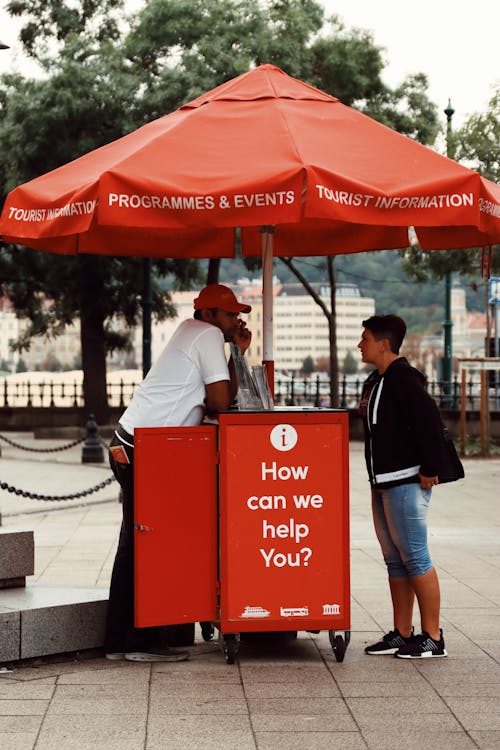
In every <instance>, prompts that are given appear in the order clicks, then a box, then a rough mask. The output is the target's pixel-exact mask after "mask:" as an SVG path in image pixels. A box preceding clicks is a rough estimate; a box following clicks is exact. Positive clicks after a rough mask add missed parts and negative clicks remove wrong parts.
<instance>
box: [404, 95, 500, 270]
mask: <svg viewBox="0 0 500 750" xmlns="http://www.w3.org/2000/svg"><path fill="white" fill-rule="evenodd" d="M449 153H452V154H453V155H454V157H455V159H456V160H457V161H461V162H464V163H466V164H467V165H468V166H470V167H472V168H473V169H477V170H478V171H479V172H480V173H481V174H482V175H483V176H484V177H488V178H489V179H491V180H493V181H496V182H498V181H499V180H500V88H499V87H497V88H496V90H495V93H494V95H493V96H492V98H491V100H490V102H489V104H488V108H487V111H486V112H484V113H476V114H473V115H471V116H470V117H469V118H468V119H467V120H466V122H465V123H464V125H463V126H462V127H461V128H460V129H459V130H457V131H453V132H451V133H450V142H449ZM401 256H402V258H403V269H404V271H405V273H406V274H407V275H408V277H409V278H410V279H413V280H415V281H418V282H422V281H428V280H429V279H442V278H443V277H444V275H445V274H446V273H448V272H457V273H460V274H463V275H467V276H469V277H470V278H471V279H478V278H479V277H480V275H481V250H480V249H479V248H476V249H468V250H453V251H440V252H435V251H434V252H426V251H425V250H422V249H421V248H420V247H418V246H415V247H411V248H408V249H406V250H402V251H401ZM491 272H492V274H496V275H498V274H499V273H500V245H495V246H494V247H493V249H492V256H491Z"/></svg>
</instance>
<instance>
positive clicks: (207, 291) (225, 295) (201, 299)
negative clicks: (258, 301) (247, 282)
mask: <svg viewBox="0 0 500 750" xmlns="http://www.w3.org/2000/svg"><path fill="white" fill-rule="evenodd" d="M210 307H218V308H219V309H220V310H224V311H225V312H234V313H240V312H243V313H249V312H250V310H251V309H252V308H251V307H250V305H242V304H241V302H238V300H237V299H236V296H235V294H234V292H232V291H231V289H229V287H227V286H224V285H223V284H209V285H208V286H205V287H203V289H202V290H201V292H200V293H199V295H198V297H196V299H195V301H194V309H195V310H202V309H204V308H210Z"/></svg>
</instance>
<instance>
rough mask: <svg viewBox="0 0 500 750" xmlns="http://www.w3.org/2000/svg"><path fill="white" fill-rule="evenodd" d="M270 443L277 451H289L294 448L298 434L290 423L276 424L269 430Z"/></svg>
mask: <svg viewBox="0 0 500 750" xmlns="http://www.w3.org/2000/svg"><path fill="white" fill-rule="evenodd" d="M270 437H271V443H272V445H273V447H274V448H276V450H277V451H291V450H292V448H295V445H296V444H297V440H298V438H299V436H298V435H297V430H296V429H295V427H292V425H291V424H277V425H276V427H273V429H272V430H271V435H270Z"/></svg>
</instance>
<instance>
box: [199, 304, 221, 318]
mask: <svg viewBox="0 0 500 750" xmlns="http://www.w3.org/2000/svg"><path fill="white" fill-rule="evenodd" d="M208 309H209V310H210V312H211V313H212V314H213V315H217V310H218V309H219V308H218V307H209V308H208ZM193 318H194V319H195V320H203V318H202V317H201V310H195V311H194V313H193Z"/></svg>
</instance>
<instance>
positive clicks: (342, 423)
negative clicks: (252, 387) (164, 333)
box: [220, 410, 350, 633]
mask: <svg viewBox="0 0 500 750" xmlns="http://www.w3.org/2000/svg"><path fill="white" fill-rule="evenodd" d="M348 478H349V466H348V418H347V413H345V412H335V411H323V410H322V411H309V412H307V413H306V412H302V413H301V412H293V411H279V412H276V411H273V412H266V413H261V414H245V413H241V414H234V415H233V414H221V415H220V481H221V488H220V514H221V518H220V535H221V541H220V545H221V628H222V630H223V631H224V632H229V633H231V632H248V631H272V630H277V631H279V630H349V629H350V591H349V479H348Z"/></svg>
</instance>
